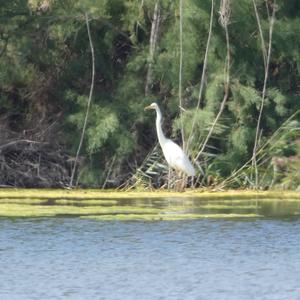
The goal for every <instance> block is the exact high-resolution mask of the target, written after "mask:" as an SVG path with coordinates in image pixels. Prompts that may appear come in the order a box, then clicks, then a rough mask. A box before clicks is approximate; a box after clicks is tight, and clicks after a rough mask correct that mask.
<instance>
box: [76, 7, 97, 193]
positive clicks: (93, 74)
mask: <svg viewBox="0 0 300 300" xmlns="http://www.w3.org/2000/svg"><path fill="white" fill-rule="evenodd" d="M85 22H86V27H87V32H88V36H89V41H90V48H91V53H92V82H91V87H90V94H89V99H88V103H87V108H86V114H85V119H84V123H83V127H82V132H81V137H80V142H79V145H78V149H77V153H76V157H75V161H74V165H73V169H72V175H71V180H70V187H72V186H73V180H74V175H75V171H76V165H77V161H78V157H79V153H80V150H81V147H82V143H83V138H84V134H85V129H86V125H87V120H88V115H89V110H90V106H91V101H92V96H93V91H94V80H95V54H94V46H93V41H92V37H91V32H90V23H89V18H88V14H87V13H85Z"/></svg>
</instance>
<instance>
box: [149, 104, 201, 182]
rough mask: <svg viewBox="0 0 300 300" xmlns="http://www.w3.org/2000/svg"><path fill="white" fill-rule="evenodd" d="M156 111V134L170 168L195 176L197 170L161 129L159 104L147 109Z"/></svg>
mask: <svg viewBox="0 0 300 300" xmlns="http://www.w3.org/2000/svg"><path fill="white" fill-rule="evenodd" d="M145 109H155V110H156V132H157V137H158V141H159V144H160V146H161V148H162V151H163V154H164V156H165V159H166V161H167V162H168V164H169V166H170V167H171V168H173V169H175V170H176V171H181V172H184V173H185V174H186V175H188V176H195V169H194V167H193V165H192V164H191V162H190V160H189V159H188V157H187V155H186V154H185V153H184V152H183V150H182V149H181V148H180V147H179V146H178V145H177V144H175V143H174V142H173V141H171V140H170V139H167V138H166V137H165V135H164V133H163V131H162V128H161V120H162V115H161V111H160V108H159V106H158V105H157V103H152V104H151V105H149V106H147V107H145Z"/></svg>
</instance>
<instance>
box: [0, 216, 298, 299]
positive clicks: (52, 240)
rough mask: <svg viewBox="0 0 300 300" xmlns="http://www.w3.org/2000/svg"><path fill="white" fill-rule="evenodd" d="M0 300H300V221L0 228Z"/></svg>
mask: <svg viewBox="0 0 300 300" xmlns="http://www.w3.org/2000/svg"><path fill="white" fill-rule="evenodd" d="M0 268H1V272H0V299H9V300H14V299H239V300H242V299H272V300H274V299H280V300H282V299H289V300H291V299H300V285H299V282H300V271H299V270H300V219H299V218H298V217H294V216H292V217H289V216H287V215H285V216H284V217H276V218H271V217H268V218H264V217H263V218H242V219H240V218H231V219H226V218H200V219H188V220H177V221H155V222H151V221H150V222H149V221H146V222H145V221H129V222H128V221H127V222H123V221H117V220H113V221H101V220H93V219H80V218H69V217H68V218H63V217H62V218H57V217H54V218H15V219H12V218H2V219H0Z"/></svg>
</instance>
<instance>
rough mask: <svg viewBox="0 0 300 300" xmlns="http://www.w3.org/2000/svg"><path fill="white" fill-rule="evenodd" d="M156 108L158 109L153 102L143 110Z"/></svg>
mask: <svg viewBox="0 0 300 300" xmlns="http://www.w3.org/2000/svg"><path fill="white" fill-rule="evenodd" d="M157 108H158V105H157V103H155V102H153V103H151V104H150V105H149V106H146V107H145V110H148V109H157Z"/></svg>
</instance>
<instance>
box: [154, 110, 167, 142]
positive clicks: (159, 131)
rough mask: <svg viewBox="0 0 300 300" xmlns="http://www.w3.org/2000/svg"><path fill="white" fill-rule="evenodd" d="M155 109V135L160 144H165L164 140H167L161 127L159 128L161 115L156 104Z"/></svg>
mask: <svg viewBox="0 0 300 300" xmlns="http://www.w3.org/2000/svg"><path fill="white" fill-rule="evenodd" d="M155 110H156V131H157V137H158V141H159V143H160V144H161V145H163V144H165V142H166V141H167V139H166V137H165V135H164V133H163V131H162V128H161V121H162V116H161V111H160V109H159V107H158V106H156V108H155Z"/></svg>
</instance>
